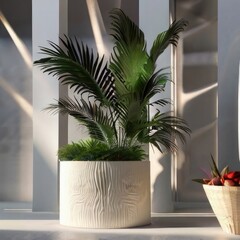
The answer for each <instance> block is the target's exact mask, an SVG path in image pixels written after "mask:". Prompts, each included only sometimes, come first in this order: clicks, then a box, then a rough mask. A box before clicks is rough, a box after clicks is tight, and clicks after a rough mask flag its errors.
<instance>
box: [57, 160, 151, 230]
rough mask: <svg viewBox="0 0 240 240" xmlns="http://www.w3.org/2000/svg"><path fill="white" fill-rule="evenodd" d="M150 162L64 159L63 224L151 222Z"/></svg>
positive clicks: (100, 225)
mask: <svg viewBox="0 0 240 240" xmlns="http://www.w3.org/2000/svg"><path fill="white" fill-rule="evenodd" d="M150 212H151V211H150V163H149V162H148V161H142V162H140V161H130V162H129V161H127V162H107V161H106V162H89V161H88V162H79V161H73V162H69V161H63V162H60V223H61V224H63V225H68V226H75V227H86V228H123V227H134V226H140V225H145V224H149V223H150V221H151V217H150Z"/></svg>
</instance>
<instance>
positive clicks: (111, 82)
mask: <svg viewBox="0 0 240 240" xmlns="http://www.w3.org/2000/svg"><path fill="white" fill-rule="evenodd" d="M110 17H111V19H112V34H111V35H112V37H113V40H114V47H113V49H112V53H111V56H110V59H109V60H106V59H105V58H104V56H99V54H98V53H96V54H94V52H93V50H90V49H89V47H88V46H87V45H85V44H83V43H82V42H78V40H77V39H76V38H74V39H71V38H70V37H68V36H65V38H61V42H62V44H63V47H60V46H58V45H57V44H55V43H53V42H50V47H40V50H41V53H42V54H45V55H47V56H46V57H44V58H41V59H40V60H38V61H36V62H35V65H38V66H40V67H41V69H42V70H43V71H44V72H46V73H48V74H51V75H55V76H57V77H58V79H59V81H60V83H61V84H63V85H68V86H69V87H70V88H72V89H74V94H75V95H74V97H72V98H70V97H66V98H64V99H59V100H58V101H57V102H56V103H54V104H51V105H50V106H49V107H48V108H47V109H48V110H50V111H53V112H59V113H60V114H68V115H70V116H72V117H74V118H75V119H76V120H77V121H78V122H79V124H81V125H84V126H86V128H87V130H88V133H89V136H90V139H89V140H85V141H83V140H82V141H80V142H78V143H71V144H68V145H66V146H64V147H62V148H61V149H60V150H59V158H60V159H61V160H62V161H60V223H62V224H65V225H70V226H80V227H91V228H119V227H132V226H139V225H144V224H149V223H150V164H149V161H147V160H145V159H146V154H145V152H144V150H143V149H144V145H146V144H148V143H150V144H153V145H154V146H155V147H156V148H157V149H158V150H159V151H161V152H164V151H165V150H170V151H174V150H176V148H177V145H176V143H175V139H176V137H177V138H180V139H181V140H182V141H184V140H185V134H186V133H189V131H190V130H189V128H188V126H187V124H186V123H185V121H184V120H183V119H181V118H178V117H176V116H172V115H171V114H170V113H166V112H161V111H160V110H157V111H156V113H155V115H154V116H153V117H151V118H150V117H149V115H148V110H149V107H150V106H153V107H156V109H157V108H158V107H159V106H163V105H166V104H169V101H168V100H166V99H160V98H159V97H158V99H157V100H152V99H154V97H155V96H158V94H160V93H161V92H162V91H164V88H165V85H166V83H167V81H168V80H169V74H168V73H166V72H164V69H156V67H157V66H156V60H157V59H158V57H159V56H160V54H161V53H162V52H163V51H164V50H165V49H166V48H167V47H168V46H169V45H170V44H173V45H177V42H178V38H179V33H180V32H181V31H183V30H184V28H185V26H186V25H187V22H186V21H185V20H183V19H181V20H179V21H175V22H173V23H172V25H171V26H170V27H169V29H168V30H166V31H165V32H162V33H160V34H159V35H158V36H157V38H156V40H155V41H154V43H153V45H152V47H151V50H150V52H149V53H148V52H147V50H146V41H145V38H144V33H143V32H142V31H141V30H140V29H139V27H138V26H137V25H136V24H135V23H134V22H133V21H132V20H131V19H130V18H129V17H128V16H126V15H125V13H124V12H123V11H122V10H120V9H113V10H112V11H111V14H110ZM64 160H66V161H64Z"/></svg>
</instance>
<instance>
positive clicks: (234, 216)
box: [203, 185, 240, 234]
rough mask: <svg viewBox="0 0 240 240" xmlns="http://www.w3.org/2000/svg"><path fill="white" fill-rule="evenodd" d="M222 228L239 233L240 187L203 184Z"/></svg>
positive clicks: (228, 231)
mask: <svg viewBox="0 0 240 240" xmlns="http://www.w3.org/2000/svg"><path fill="white" fill-rule="evenodd" d="M203 188H204V190H205V193H206V195H207V197H208V200H209V202H210V204H211V207H212V209H213V212H214V213H215V215H216V217H217V219H218V221H219V223H220V225H221V227H222V229H223V230H224V231H225V232H227V233H233V234H240V207H239V203H240V187H234V186H231V187H228V186H212V185H211V186H209V185H203Z"/></svg>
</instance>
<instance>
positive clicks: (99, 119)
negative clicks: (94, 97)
mask: <svg viewBox="0 0 240 240" xmlns="http://www.w3.org/2000/svg"><path fill="white" fill-rule="evenodd" d="M46 110H49V111H53V112H54V113H56V112H59V113H61V114H68V115H70V116H72V117H74V118H75V119H76V120H77V121H79V122H80V123H81V124H82V125H84V126H86V127H87V129H88V132H89V135H90V137H91V138H93V139H97V140H99V141H102V142H105V143H107V144H108V145H112V144H113V143H114V142H116V139H117V136H116V135H117V133H116V129H115V121H116V119H115V118H114V117H113V116H112V115H111V113H109V111H108V109H103V108H102V107H100V106H99V105H97V104H96V103H95V102H93V103H91V102H90V101H88V102H87V101H85V100H84V99H80V100H77V99H76V98H74V100H73V99H70V98H66V99H59V100H58V102H57V103H56V104H51V105H50V106H49V107H47V108H46Z"/></svg>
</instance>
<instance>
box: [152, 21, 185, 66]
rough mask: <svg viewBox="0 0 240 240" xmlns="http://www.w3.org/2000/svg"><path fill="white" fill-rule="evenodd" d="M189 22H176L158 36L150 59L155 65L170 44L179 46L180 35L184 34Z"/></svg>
mask: <svg viewBox="0 0 240 240" xmlns="http://www.w3.org/2000/svg"><path fill="white" fill-rule="evenodd" d="M187 25H188V22H187V21H186V20H185V19H180V20H178V21H174V22H173V23H172V24H171V26H170V27H169V29H168V30H167V31H164V32H162V33H160V34H158V36H157V38H156V39H155V41H154V43H153V46H152V47H151V51H150V59H151V60H152V61H153V62H154V63H155V62H156V60H157V58H158V57H159V56H160V55H161V54H162V53H163V52H164V50H165V49H166V48H167V47H168V46H169V44H173V45H174V46H176V45H177V42H178V39H179V33H180V32H182V31H183V30H184V29H185V27H186V26H187Z"/></svg>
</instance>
